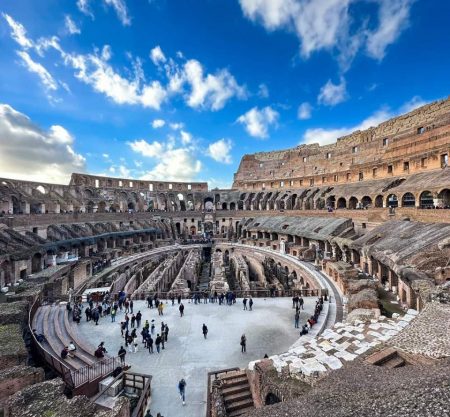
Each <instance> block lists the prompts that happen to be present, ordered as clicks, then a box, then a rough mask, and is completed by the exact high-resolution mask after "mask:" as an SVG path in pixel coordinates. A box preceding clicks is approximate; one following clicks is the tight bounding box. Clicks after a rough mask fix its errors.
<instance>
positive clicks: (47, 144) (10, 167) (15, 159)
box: [0, 104, 85, 184]
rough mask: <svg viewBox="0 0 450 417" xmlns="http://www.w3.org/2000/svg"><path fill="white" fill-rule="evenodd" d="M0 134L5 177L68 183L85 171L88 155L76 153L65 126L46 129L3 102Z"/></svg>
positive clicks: (0, 106) (0, 116)
mask: <svg viewBox="0 0 450 417" xmlns="http://www.w3.org/2000/svg"><path fill="white" fill-rule="evenodd" d="M0 137H1V138H2V140H1V141H0V166H1V171H2V176H4V177H10V178H17V179H23V180H29V181H42V182H49V183H60V184H67V183H68V181H69V178H70V174H71V173H72V172H80V171H84V170H85V158H84V157H83V156H82V155H80V154H78V153H76V152H75V150H74V149H73V145H74V142H75V140H74V138H73V136H72V135H71V134H70V133H69V132H68V131H67V130H66V129H65V128H64V127H62V126H58V125H55V126H51V127H50V128H49V129H48V131H45V130H44V129H42V128H41V127H39V126H37V125H36V124H34V123H33V122H32V121H31V120H30V119H29V118H28V117H27V116H26V115H25V114H23V113H20V112H18V111H17V110H15V109H13V108H12V107H11V106H9V105H7V104H0Z"/></svg>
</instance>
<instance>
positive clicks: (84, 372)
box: [72, 356, 120, 388]
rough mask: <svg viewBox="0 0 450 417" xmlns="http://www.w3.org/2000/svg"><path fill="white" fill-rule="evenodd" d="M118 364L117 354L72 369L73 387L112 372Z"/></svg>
mask: <svg viewBox="0 0 450 417" xmlns="http://www.w3.org/2000/svg"><path fill="white" fill-rule="evenodd" d="M119 365H120V358H119V357H118V356H115V357H111V358H106V359H103V360H101V361H99V362H95V363H93V364H91V365H86V366H85V367H83V368H80V369H77V370H75V371H72V380H73V383H74V387H75V388H79V387H81V386H82V385H84V384H88V383H90V382H94V381H95V380H97V379H101V378H104V377H106V376H107V375H109V374H110V373H112V372H113V371H114V370H115V369H116V368H117V366H119Z"/></svg>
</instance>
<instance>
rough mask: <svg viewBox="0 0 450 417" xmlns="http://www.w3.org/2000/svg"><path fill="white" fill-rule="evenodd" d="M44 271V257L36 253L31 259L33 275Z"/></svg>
mask: <svg viewBox="0 0 450 417" xmlns="http://www.w3.org/2000/svg"><path fill="white" fill-rule="evenodd" d="M39 271H42V255H41V254H40V253H35V254H34V255H33V257H32V258H31V273H32V274H34V273H36V272H39Z"/></svg>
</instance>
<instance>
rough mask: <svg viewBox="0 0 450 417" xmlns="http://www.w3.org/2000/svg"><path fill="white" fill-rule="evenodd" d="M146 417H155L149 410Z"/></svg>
mask: <svg viewBox="0 0 450 417" xmlns="http://www.w3.org/2000/svg"><path fill="white" fill-rule="evenodd" d="M158 414H159V413H158ZM144 417H153V416H152V413H150V410H147V412H146V413H145V416H144Z"/></svg>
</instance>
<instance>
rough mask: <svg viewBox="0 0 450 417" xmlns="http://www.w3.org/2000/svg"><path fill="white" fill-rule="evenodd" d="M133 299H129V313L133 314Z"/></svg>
mask: <svg viewBox="0 0 450 417" xmlns="http://www.w3.org/2000/svg"><path fill="white" fill-rule="evenodd" d="M133 305H134V303H133V300H130V313H131V314H133Z"/></svg>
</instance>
